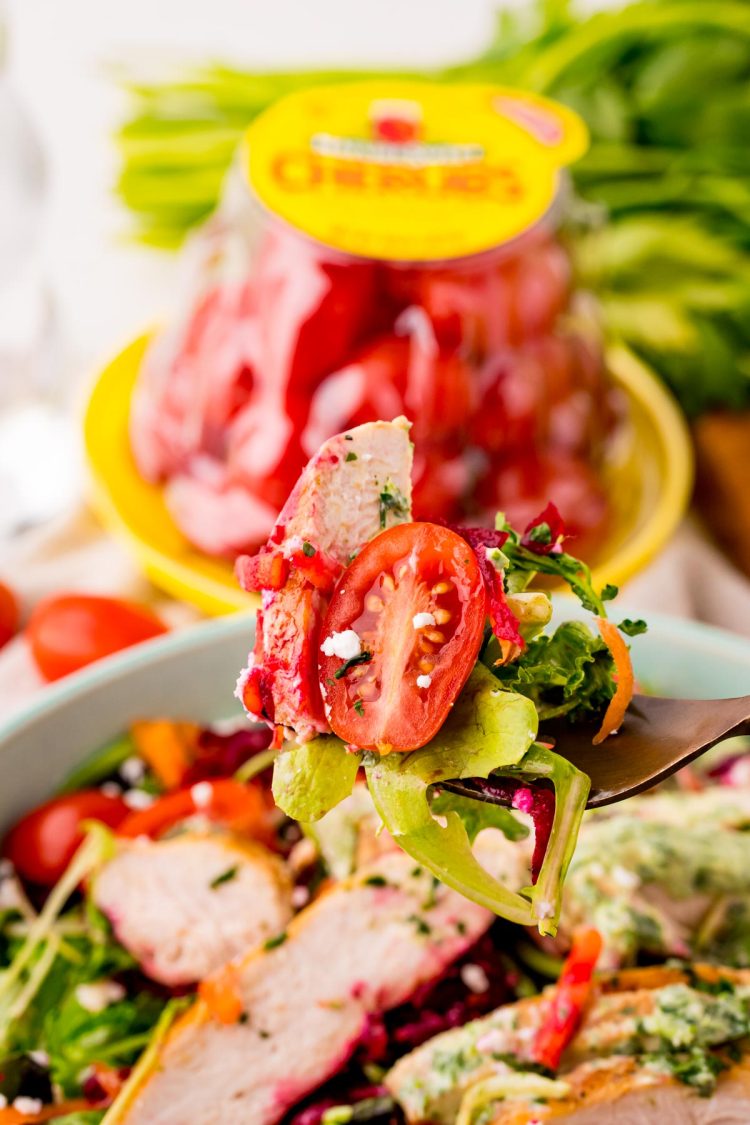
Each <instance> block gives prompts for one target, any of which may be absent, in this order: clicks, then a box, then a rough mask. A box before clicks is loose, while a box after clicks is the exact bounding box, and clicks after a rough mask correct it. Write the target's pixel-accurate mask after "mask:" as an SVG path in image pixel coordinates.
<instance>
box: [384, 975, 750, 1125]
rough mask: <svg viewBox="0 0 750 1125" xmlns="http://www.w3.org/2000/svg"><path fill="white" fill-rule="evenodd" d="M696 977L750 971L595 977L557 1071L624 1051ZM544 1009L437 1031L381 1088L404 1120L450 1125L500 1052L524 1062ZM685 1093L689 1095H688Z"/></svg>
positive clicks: (740, 981) (510, 1011) (537, 1000)
mask: <svg viewBox="0 0 750 1125" xmlns="http://www.w3.org/2000/svg"><path fill="white" fill-rule="evenodd" d="M696 980H699V981H702V982H704V983H705V984H716V983H717V982H718V981H719V980H724V981H729V982H731V983H732V984H734V985H741V986H747V985H748V984H750V972H749V971H745V970H732V969H724V968H721V969H719V968H717V967H714V966H703V965H697V966H694V967H693V968H692V969H691V970H690V971H689V972H685V971H682V970H679V969H667V968H663V967H656V968H653V969H632V970H629V971H626V972H623V973H619V974H616V975H613V976H611V977H604V978H602V979H601V980H599V982H598V986H599V995H598V997H597V998H596V1000H595V1001H594V1002H593V1003H592V1004H591V1005H590V1007H589V1009H588V1011H587V1013H586V1015H585V1017H584V1020H583V1023H582V1025H581V1029H580V1031H579V1033H578V1035H577V1036H576V1038H575V1039H574V1041H573V1043H572V1044H571V1045H570V1047H569V1048H568V1050H567V1052H566V1055H565V1058H564V1060H563V1061H564V1066H563V1072H565V1071H566V1070H570V1068H577V1067H581V1066H582V1065H583V1064H588V1063H591V1062H592V1060H593V1061H594V1062H595V1065H594V1066H593V1069H594V1070H596V1068H597V1067H598V1066H600V1065H603V1062H602V1060H603V1059H605V1058H606V1056H608V1055H612V1054H616V1053H617V1051H624V1050H625V1049H626V1047H627V1046H628V1044H630V1043H631V1041H632V1038H633V1034H634V1031H635V1028H636V1023H637V1022H638V1021H640V1020H643V1019H644V1018H646V1017H648V1016H649V1015H651V1014H653V1012H654V1011H655V1009H656V1006H657V1004H658V1002H659V997H660V995H661V994H662V991H663V990H664V989H665V988H667V987H669V986H673V985H682V986H689V985H691V984H693V983H695V981H696ZM694 999H695V1002H696V1003H700V1002H701V1000H703V1001H707V1002H710V994H709V993H702V992H696V993H695V997H694ZM545 1010H546V1003H545V995H544V994H542V995H541V996H539V997H534V998H533V999H530V1000H520V1001H518V1002H517V1003H516V1004H507V1005H505V1006H503V1007H502V1008H498V1009H497V1010H496V1011H495V1012H492V1013H491V1014H490V1015H489V1016H485V1017H483V1018H482V1019H479V1020H474V1021H473V1022H472V1023H468V1024H466V1025H464V1027H460V1028H456V1029H455V1030H452V1031H446V1032H443V1033H442V1034H441V1035H437V1036H435V1038H434V1039H430V1040H429V1041H428V1042H427V1043H424V1044H423V1045H422V1046H421V1047H418V1048H417V1049H416V1050H415V1051H412V1052H410V1054H408V1055H405V1056H404V1058H402V1059H400V1060H399V1061H398V1062H397V1063H396V1065H395V1066H394V1067H393V1068H392V1070H391V1071H390V1072H389V1074H388V1075H387V1077H386V1084H387V1086H388V1088H389V1089H390V1091H391V1093H392V1094H393V1097H394V1098H395V1099H396V1101H398V1102H399V1104H400V1105H401V1107H402V1109H403V1110H404V1113H405V1114H406V1117H407V1120H408V1121H410V1122H422V1121H425V1120H429V1121H430V1122H436V1123H438V1125H453V1122H455V1119H456V1115H457V1113H458V1111H459V1108H460V1106H461V1101H462V1099H463V1097H464V1095H465V1093H466V1092H467V1090H468V1089H469V1087H470V1086H472V1085H474V1084H475V1083H476V1082H478V1081H479V1080H481V1079H484V1078H488V1077H490V1076H491V1075H494V1074H496V1073H497V1072H498V1067H500V1069H502V1063H501V1062H500V1061H499V1060H500V1059H501V1057H502V1056H503V1055H512V1056H514V1057H515V1058H517V1059H519V1060H521V1061H523V1060H524V1059H527V1060H530V1059H531V1054H530V1051H531V1045H532V1043H533V1040H534V1036H535V1034H536V1031H537V1029H538V1027H539V1025H540V1023H541V1021H542V1019H543V1017H544V1014H545ZM563 1078H564V1080H565V1081H568V1074H567V1073H563ZM692 1094H693V1096H694V1097H695V1092H694V1091H692ZM550 1105H553V1103H550ZM536 1108H537V1109H538V1106H537V1107H536ZM748 1109H749V1111H750V1107H748ZM509 1120H513V1119H509ZM525 1120H526V1118H519V1121H525ZM529 1120H534V1118H533V1117H532V1118H529ZM698 1120H700V1119H698ZM747 1120H748V1121H750V1112H748V1117H747ZM503 1125H505V1123H503Z"/></svg>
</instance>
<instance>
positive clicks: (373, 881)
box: [365, 875, 388, 887]
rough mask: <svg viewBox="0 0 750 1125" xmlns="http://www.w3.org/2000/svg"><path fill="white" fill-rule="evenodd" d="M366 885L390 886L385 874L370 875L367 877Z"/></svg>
mask: <svg viewBox="0 0 750 1125" xmlns="http://www.w3.org/2000/svg"><path fill="white" fill-rule="evenodd" d="M365 886H366V887H387V886H388V880H387V879H386V878H385V876H384V875H369V876H368V877H367V878H366V879H365Z"/></svg>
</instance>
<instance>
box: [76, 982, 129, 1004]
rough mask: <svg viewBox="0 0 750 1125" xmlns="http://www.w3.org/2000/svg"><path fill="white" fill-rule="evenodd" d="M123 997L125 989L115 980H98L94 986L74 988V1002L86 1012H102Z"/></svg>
mask: <svg viewBox="0 0 750 1125" xmlns="http://www.w3.org/2000/svg"><path fill="white" fill-rule="evenodd" d="M124 997H125V989H124V988H123V986H122V985H121V984H118V983H117V981H116V980H99V981H96V982H95V983H94V984H79V985H78V987H77V988H76V1000H77V1001H78V1003H79V1004H80V1005H81V1007H82V1008H83V1010H84V1011H86V1012H103V1011H104V1009H105V1008H108V1007H109V1005H110V1004H116V1003H117V1002H118V1000H123V999H124Z"/></svg>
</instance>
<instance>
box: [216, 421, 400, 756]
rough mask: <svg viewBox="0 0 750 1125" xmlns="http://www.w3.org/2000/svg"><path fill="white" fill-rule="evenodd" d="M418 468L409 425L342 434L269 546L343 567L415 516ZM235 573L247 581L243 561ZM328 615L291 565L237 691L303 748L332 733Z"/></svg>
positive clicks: (266, 603)
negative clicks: (324, 657)
mask: <svg viewBox="0 0 750 1125" xmlns="http://www.w3.org/2000/svg"><path fill="white" fill-rule="evenodd" d="M411 466H412V448H411V443H410V441H409V423H408V422H407V421H406V419H405V418H399V419H396V421H394V422H368V423H367V424H366V425H364V426H357V427H355V428H354V429H352V430H350V431H348V432H347V433H345V434H338V435H337V436H336V437H333V438H331V439H330V440H329V441H327V442H325V443H324V444H323V445H322V446H321V448H320V450H319V451H318V453H317V454H316V455H315V456H314V457H313V458H312V460H311V461H310V463H309V464H308V465H307V468H306V469H305V470H304V472H303V473H302V476H301V477H300V478H299V480H298V482H297V484H296V485H295V487H294V489H293V491H292V493H291V495H290V496H289V499H288V500H287V502H286V504H285V505H284V508H283V509H282V512H281V514H280V516H279V518H278V521H277V523H276V526H275V528H274V530H273V532H272V533H271V538H270V540H269V543H270V544H272V545H273V546H274V548H275V549H277V550H280V551H281V553H282V554H284V555H286V556H287V557H289V556H291V555H292V554H294V553H295V552H299V551H300V550H302V549H303V545H305V544H309V545H310V546H311V547H312V548H314V549H315V551H319V552H321V555H322V556H324V557H326V558H327V559H329V560H330V561H331V562H332V563H333V564H334V565H335V564H338V565H340V566H342V567H343V566H346V565H347V563H348V562H349V561H350V560H351V558H352V556H353V555H354V554H356V553H357V551H359V550H360V549H361V548H362V547H363V546H364V545H365V544H366V543H368V542H369V541H370V540H371V539H372V538H373V537H374V536H375V535H377V533H378V532H379V531H381V530H382V529H383V528H384V527H391V526H392V525H393V524H396V523H401V522H403V521H405V520H409V519H410V518H411ZM384 495H385V496H387V497H388V498H389V500H388V501H387V502H386V503H384V502H383V499H382V497H383V496H384ZM237 572H238V575H239V578H240V581H242V575H243V560H242V559H240V560H239V562H238V564H237ZM326 608H327V598H326V597H325V595H324V593H323V592H322V591H321V590H320V589H317V588H316V587H315V586H314V585H313V584H311V583H310V582H309V581H307V580H306V579H305V577H304V575H303V574H302V573H301V572H300V571H299V570H296V569H294V568H292V571H291V573H290V575H289V578H288V579H287V581H286V583H285V584H284V586H283V588H282V589H280V590H264V591H263V595H262V608H261V610H260V612H259V613H258V620H257V633H256V647H255V652H254V654H253V656H252V657H251V659H250V664H249V667H248V669H247V670H246V671H245V672H244V673H243V674H242V676H241V677H240V682H239V684H238V692H239V694H240V697H241V698H243V700H244V701H245V702H246V703H247V699H248V696H247V693H246V692H245V691H244V688H245V686H246V685H247V684H248V682H250V681H253V682H254V683H255V684H257V690H258V693H259V694H260V695H261V696H262V697H263V699H264V701H265V702H264V707H263V710H264V712H265V713H264V714H258V713H257V712H255V711H253V710H252V709H250V711H249V713H250V715H251V717H252V718H254V719H256V720H258V721H264V720H265V721H268V722H272V723H274V724H276V725H278V726H282V727H284V728H286V729H287V730H288V731H289V732H290V737H295V738H296V739H297V740H298V741H307V740H309V739H311V738H314V737H315V735H317V734H323V733H326V732H327V731H328V730H329V729H330V728H329V726H328V722H327V720H326V717H325V713H324V710H323V700H322V697H321V693H320V687H319V685H318V648H319V645H320V642H321V639H322V638H321V637H320V626H321V623H322V620H323V616H324V614H325V611H326Z"/></svg>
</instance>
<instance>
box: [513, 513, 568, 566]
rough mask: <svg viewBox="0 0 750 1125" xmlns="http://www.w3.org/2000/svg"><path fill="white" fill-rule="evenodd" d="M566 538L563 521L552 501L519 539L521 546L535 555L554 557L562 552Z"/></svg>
mask: <svg viewBox="0 0 750 1125" xmlns="http://www.w3.org/2000/svg"><path fill="white" fill-rule="evenodd" d="M565 538H566V531H565V521H564V520H563V518H562V516H561V515H560V513H559V512H558V510H557V508H556V507H555V505H554V504H553V503H552V501H550V502H549V504H548V505H547V507H546V508H545V509H544V511H543V512H540V513H539V515H538V516H537V517H536V519H533V520H532V521H531V523H530V524H529V525H528V527H527V528H526V530H525V531H524V533H523V536H522V538H521V546H522V547H525V548H526V550H527V551H533V552H534V554H535V555H554V554H559V553H560V551H562V541H563V539H565Z"/></svg>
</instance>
